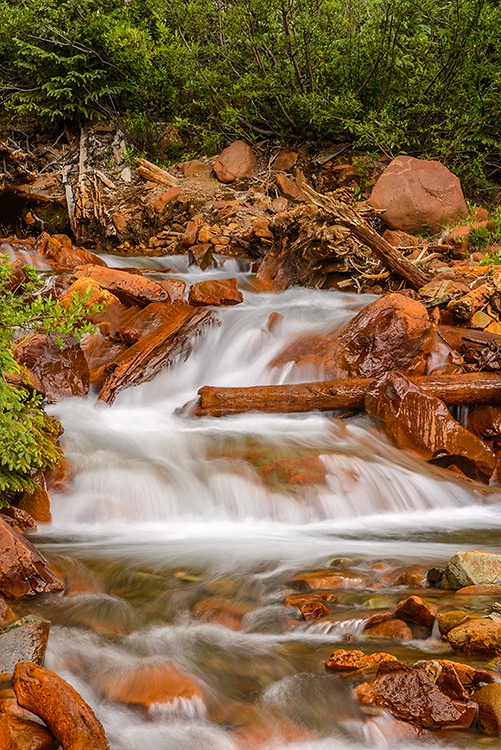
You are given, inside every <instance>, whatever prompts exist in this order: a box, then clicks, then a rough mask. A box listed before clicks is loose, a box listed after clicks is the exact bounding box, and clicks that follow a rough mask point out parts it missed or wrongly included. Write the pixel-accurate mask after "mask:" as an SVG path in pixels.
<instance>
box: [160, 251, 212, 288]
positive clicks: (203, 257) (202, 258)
mask: <svg viewBox="0 0 501 750" xmlns="http://www.w3.org/2000/svg"><path fill="white" fill-rule="evenodd" d="M189 259H190V264H193V263H194V264H195V265H196V266H198V267H199V268H201V269H202V271H205V269H206V268H209V267H210V266H213V265H214V247H213V245H211V244H210V242H205V243H202V244H201V245H192V246H191V247H190V250H189ZM164 288H165V287H164Z"/></svg>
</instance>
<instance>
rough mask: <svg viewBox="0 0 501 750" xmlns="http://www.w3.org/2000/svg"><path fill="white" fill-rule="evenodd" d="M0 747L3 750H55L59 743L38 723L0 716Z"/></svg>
mask: <svg viewBox="0 0 501 750" xmlns="http://www.w3.org/2000/svg"><path fill="white" fill-rule="evenodd" d="M0 747H1V748H3V750H57V749H58V748H59V743H58V742H57V740H56V739H55V737H54V735H53V734H52V733H51V732H49V730H48V729H47V727H44V726H42V725H41V724H39V723H38V722H36V721H30V720H29V719H20V718H18V717H17V716H9V715H7V714H2V715H0Z"/></svg>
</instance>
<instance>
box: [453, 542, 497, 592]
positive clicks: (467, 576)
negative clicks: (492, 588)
mask: <svg viewBox="0 0 501 750" xmlns="http://www.w3.org/2000/svg"><path fill="white" fill-rule="evenodd" d="M485 583H501V555H497V554H496V553H494V552H484V551H482V550H463V551H461V552H457V553H456V554H455V555H454V557H452V558H451V559H450V560H449V562H448V563H447V565H446V568H445V571H444V577H443V581H442V586H443V587H444V588H445V589H460V588H463V586H476V585H479V584H485Z"/></svg>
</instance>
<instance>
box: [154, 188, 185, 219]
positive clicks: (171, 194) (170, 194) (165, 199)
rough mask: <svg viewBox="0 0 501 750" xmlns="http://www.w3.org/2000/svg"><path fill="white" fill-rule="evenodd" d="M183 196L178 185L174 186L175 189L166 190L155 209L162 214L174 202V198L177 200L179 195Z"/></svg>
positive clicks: (156, 203)
mask: <svg viewBox="0 0 501 750" xmlns="http://www.w3.org/2000/svg"><path fill="white" fill-rule="evenodd" d="M180 194H181V189H180V188H178V187H177V185H174V186H173V187H170V188H168V189H167V190H165V191H164V192H163V193H162V195H161V196H160V198H159V199H158V200H157V201H156V202H155V205H154V209H155V211H156V212H157V213H158V214H161V213H162V211H163V210H164V208H165V206H166V205H167V204H168V203H170V202H171V201H173V200H174V198H177V196H178V195H180Z"/></svg>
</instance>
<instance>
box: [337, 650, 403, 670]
mask: <svg viewBox="0 0 501 750" xmlns="http://www.w3.org/2000/svg"><path fill="white" fill-rule="evenodd" d="M382 661H398V659H397V657H396V656H392V654H386V653H385V652H384V651H376V652H375V653H373V654H364V652H363V651H357V650H356V649H349V650H346V649H344V648H338V649H337V650H336V651H333V653H332V654H331V655H330V656H329V658H328V659H327V661H326V662H325V667H326V669H332V670H334V671H336V672H347V671H352V670H355V669H367V668H368V667H375V666H376V665H377V664H380V663H381V662H382Z"/></svg>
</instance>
